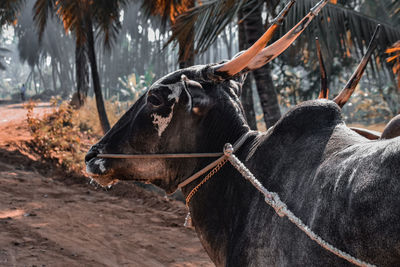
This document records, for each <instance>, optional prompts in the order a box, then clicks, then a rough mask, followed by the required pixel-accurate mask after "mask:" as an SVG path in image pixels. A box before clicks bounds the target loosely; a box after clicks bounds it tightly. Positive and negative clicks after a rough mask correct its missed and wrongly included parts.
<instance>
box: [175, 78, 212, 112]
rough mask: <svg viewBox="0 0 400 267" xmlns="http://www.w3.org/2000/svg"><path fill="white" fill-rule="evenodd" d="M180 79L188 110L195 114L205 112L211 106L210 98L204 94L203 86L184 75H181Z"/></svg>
mask: <svg viewBox="0 0 400 267" xmlns="http://www.w3.org/2000/svg"><path fill="white" fill-rule="evenodd" d="M181 80H182V84H183V89H184V91H185V95H187V96H188V101H187V107H188V110H189V111H190V112H193V113H194V114H196V115H204V114H206V113H207V111H208V110H209V109H210V107H211V99H210V97H209V96H208V95H207V94H206V92H205V90H204V88H203V86H202V85H201V84H200V83H198V82H196V81H194V80H190V79H189V78H188V77H186V76H185V75H182V76H181Z"/></svg>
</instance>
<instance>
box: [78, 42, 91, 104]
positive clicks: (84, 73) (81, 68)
mask: <svg viewBox="0 0 400 267" xmlns="http://www.w3.org/2000/svg"><path fill="white" fill-rule="evenodd" d="M86 55H87V53H86V47H85V44H82V45H76V48H75V64H76V65H75V67H76V88H77V93H78V99H79V106H82V105H83V104H84V101H85V99H86V97H87V93H88V91H89V69H88V64H87V56H86Z"/></svg>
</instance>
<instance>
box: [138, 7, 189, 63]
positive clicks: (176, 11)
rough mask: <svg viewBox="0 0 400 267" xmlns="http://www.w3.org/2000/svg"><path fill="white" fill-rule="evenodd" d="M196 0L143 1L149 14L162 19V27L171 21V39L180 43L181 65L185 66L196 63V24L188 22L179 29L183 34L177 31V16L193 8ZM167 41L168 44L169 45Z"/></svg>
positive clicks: (179, 59) (179, 60)
mask: <svg viewBox="0 0 400 267" xmlns="http://www.w3.org/2000/svg"><path fill="white" fill-rule="evenodd" d="M194 6H195V0H166V1H157V0H153V1H148V0H144V1H143V9H144V11H145V13H146V14H147V16H148V17H149V16H155V17H158V18H159V19H160V22H161V26H162V27H161V29H162V30H163V31H165V29H166V25H167V24H168V23H169V24H170V28H171V29H172V38H171V39H170V40H171V41H172V40H174V39H176V40H177V43H178V45H179V52H178V55H179V58H178V62H179V67H180V68H185V67H189V66H192V65H194V58H195V51H194V34H193V33H194V24H193V23H188V24H186V25H184V27H180V28H179V29H178V30H179V31H180V33H181V34H179V36H178V35H177V33H176V30H177V28H176V23H177V18H178V17H179V16H180V15H181V14H183V13H185V12H187V11H188V10H190V9H191V8H193V7H194ZM168 44H169V42H167V44H166V45H168Z"/></svg>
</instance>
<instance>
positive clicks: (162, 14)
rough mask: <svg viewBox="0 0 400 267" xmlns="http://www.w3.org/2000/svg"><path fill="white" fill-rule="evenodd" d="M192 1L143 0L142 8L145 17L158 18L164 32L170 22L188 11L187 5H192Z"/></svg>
mask: <svg viewBox="0 0 400 267" xmlns="http://www.w3.org/2000/svg"><path fill="white" fill-rule="evenodd" d="M190 2H191V0H155V1H143V4H142V10H143V12H144V17H145V18H149V17H150V16H153V17H155V18H158V19H159V23H160V26H161V30H162V31H163V32H164V31H165V30H166V28H167V25H168V24H169V23H170V22H175V19H176V18H177V17H178V16H179V15H180V14H182V13H184V12H185V11H187V9H186V7H187V6H190V4H191V3H190ZM172 24H174V23H172Z"/></svg>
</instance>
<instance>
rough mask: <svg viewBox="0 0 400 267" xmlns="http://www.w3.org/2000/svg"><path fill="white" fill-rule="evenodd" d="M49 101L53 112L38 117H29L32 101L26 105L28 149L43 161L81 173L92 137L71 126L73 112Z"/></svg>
mask: <svg viewBox="0 0 400 267" xmlns="http://www.w3.org/2000/svg"><path fill="white" fill-rule="evenodd" d="M58 102H59V99H57V98H52V99H51V104H52V106H53V110H52V112H51V113H50V114H47V115H45V116H43V117H42V118H35V117H34V116H33V109H34V107H35V105H36V103H35V102H32V101H31V102H29V103H28V104H27V105H26V108H27V109H28V113H27V122H28V127H29V131H30V132H31V135H32V140H31V141H30V142H29V146H30V147H31V149H33V150H34V151H35V152H36V153H38V154H39V155H41V156H42V158H44V159H45V160H51V161H53V162H55V163H56V164H58V165H59V166H61V167H62V168H63V169H65V170H68V171H73V172H78V173H82V172H83V170H84V156H85V153H86V151H87V149H88V148H89V146H90V144H91V143H94V138H93V136H92V135H91V133H90V131H89V130H87V131H81V129H80V128H79V126H78V125H77V124H76V123H75V121H77V119H76V117H77V113H76V112H75V111H74V110H73V109H72V107H71V106H70V105H69V104H68V103H67V102H61V104H59V105H58Z"/></svg>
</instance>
